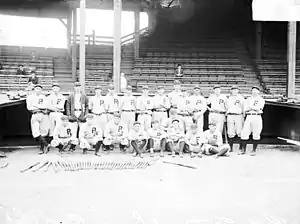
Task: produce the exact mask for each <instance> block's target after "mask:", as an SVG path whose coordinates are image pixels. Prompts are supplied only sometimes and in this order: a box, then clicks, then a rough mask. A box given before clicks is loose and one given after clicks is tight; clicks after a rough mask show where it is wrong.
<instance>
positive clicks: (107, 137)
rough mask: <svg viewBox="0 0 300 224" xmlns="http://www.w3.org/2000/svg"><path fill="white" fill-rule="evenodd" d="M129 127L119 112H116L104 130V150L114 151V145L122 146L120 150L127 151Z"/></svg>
mask: <svg viewBox="0 0 300 224" xmlns="http://www.w3.org/2000/svg"><path fill="white" fill-rule="evenodd" d="M127 135H128V128H127V126H126V125H125V124H124V123H122V122H121V117H120V114H119V113H115V114H114V118H113V120H112V121H110V122H109V123H108V124H107V126H106V127H105V131H104V141H103V145H104V150H105V151H112V150H113V149H114V147H120V150H121V151H123V152H125V151H126V146H128V139H127Z"/></svg>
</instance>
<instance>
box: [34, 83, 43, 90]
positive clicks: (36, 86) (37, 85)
mask: <svg viewBox="0 0 300 224" xmlns="http://www.w3.org/2000/svg"><path fill="white" fill-rule="evenodd" d="M38 87H39V88H41V89H42V88H43V87H42V86H41V85H40V84H36V85H35V86H34V88H38Z"/></svg>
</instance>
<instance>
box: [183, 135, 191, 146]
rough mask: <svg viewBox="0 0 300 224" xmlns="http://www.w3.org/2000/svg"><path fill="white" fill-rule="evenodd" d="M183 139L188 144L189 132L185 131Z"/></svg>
mask: <svg viewBox="0 0 300 224" xmlns="http://www.w3.org/2000/svg"><path fill="white" fill-rule="evenodd" d="M184 141H185V143H186V144H187V145H190V134H189V133H186V135H185V136H184Z"/></svg>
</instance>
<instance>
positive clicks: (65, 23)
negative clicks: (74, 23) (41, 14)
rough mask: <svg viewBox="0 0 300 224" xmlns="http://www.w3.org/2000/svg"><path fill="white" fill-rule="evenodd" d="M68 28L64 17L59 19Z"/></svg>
mask: <svg viewBox="0 0 300 224" xmlns="http://www.w3.org/2000/svg"><path fill="white" fill-rule="evenodd" d="M58 20H59V21H60V22H61V23H62V24H63V25H64V26H65V27H66V28H67V27H68V26H67V24H66V23H65V21H64V20H63V19H62V18H59V19H58Z"/></svg>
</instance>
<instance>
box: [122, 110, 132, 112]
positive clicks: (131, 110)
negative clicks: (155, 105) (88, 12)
mask: <svg viewBox="0 0 300 224" xmlns="http://www.w3.org/2000/svg"><path fill="white" fill-rule="evenodd" d="M122 111H123V112H135V110H122Z"/></svg>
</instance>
